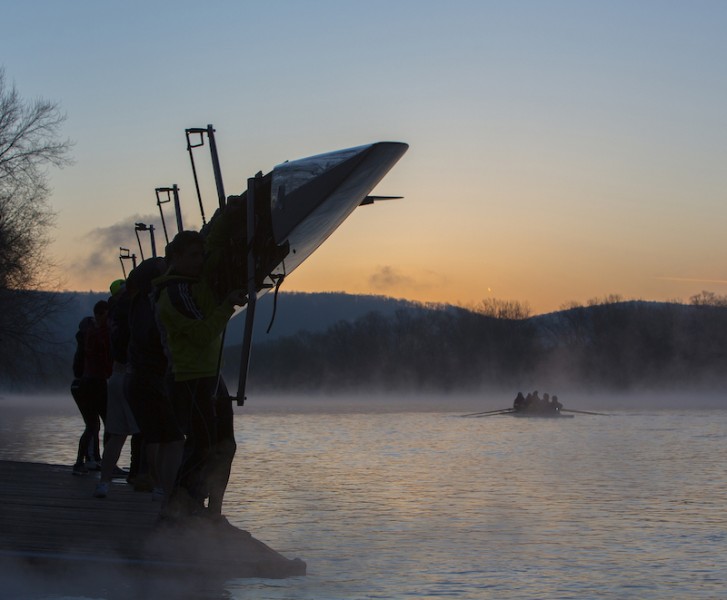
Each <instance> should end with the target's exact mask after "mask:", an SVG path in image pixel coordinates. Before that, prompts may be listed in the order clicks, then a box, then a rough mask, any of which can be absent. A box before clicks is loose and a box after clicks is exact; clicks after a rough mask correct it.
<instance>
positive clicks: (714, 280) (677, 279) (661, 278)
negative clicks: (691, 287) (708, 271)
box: [654, 277, 727, 283]
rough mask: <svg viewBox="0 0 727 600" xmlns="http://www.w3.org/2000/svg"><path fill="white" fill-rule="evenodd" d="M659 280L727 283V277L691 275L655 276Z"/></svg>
mask: <svg viewBox="0 0 727 600" xmlns="http://www.w3.org/2000/svg"><path fill="white" fill-rule="evenodd" d="M654 279H658V280H659V281H683V282H685V283H727V280H725V279H697V278H691V277H654Z"/></svg>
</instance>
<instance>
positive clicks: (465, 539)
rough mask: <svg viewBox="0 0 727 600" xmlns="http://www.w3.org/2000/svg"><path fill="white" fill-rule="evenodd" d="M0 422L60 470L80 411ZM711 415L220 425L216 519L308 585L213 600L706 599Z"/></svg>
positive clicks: (712, 517) (332, 419) (69, 454)
mask: <svg viewBox="0 0 727 600" xmlns="http://www.w3.org/2000/svg"><path fill="white" fill-rule="evenodd" d="M9 423H10V421H9V420H8V419H7V418H6V419H4V420H3V425H2V430H1V431H2V450H1V451H0V458H14V459H22V460H39V461H47V462H61V463H65V464H71V462H72V460H73V458H74V457H75V443H76V440H77V436H78V435H79V434H80V428H81V423H80V417H75V416H73V415H66V416H64V415H54V416H52V417H50V418H49V417H48V416H44V415H41V414H31V415H26V416H23V417H22V418H19V419H16V421H15V422H14V424H9ZM726 436H727V415H725V413H722V412H719V411H714V412H692V413H684V412H651V413H643V414H628V413H623V414H621V415H620V416H615V417H605V418H604V417H588V416H578V417H577V418H575V419H569V420H567V421H552V420H547V421H545V420H543V421H541V420H527V419H513V418H509V417H507V416H504V417H495V418H489V419H461V418H457V417H454V416H451V415H449V414H446V413H436V412H424V413H419V412H402V413H387V414H380V413H377V412H372V413H366V412H350V411H348V412H343V413H335V412H331V411H326V412H314V413H306V412H296V413H293V414H286V413H285V412H283V411H280V412H260V413H253V414H248V413H242V414H239V415H238V417H237V438H238V443H239V448H238V456H237V458H236V461H235V464H234V471H233V476H232V481H231V485H230V490H229V493H228V497H227V502H226V512H227V514H228V515H229V517H230V520H231V521H233V522H234V523H236V524H238V525H240V526H241V527H243V528H245V529H249V530H250V531H252V532H253V534H254V535H256V537H258V538H260V539H262V540H263V541H265V542H266V543H268V544H269V545H271V546H272V547H273V548H275V549H276V550H278V551H280V552H282V553H283V554H285V555H287V556H290V557H294V556H299V557H301V558H303V559H304V560H306V562H307V563H308V576H307V577H304V578H294V579H291V580H284V581H263V580H234V581H229V582H226V584H225V586H224V590H223V591H220V590H217V591H214V590H210V592H211V593H213V594H216V597H220V598H223V597H229V598H250V597H254V598H256V599H257V598H290V597H295V598H315V599H317V600H320V599H322V598H364V597H382V598H392V597H403V596H407V595H410V596H413V597H417V598H427V597H435V596H437V597H440V596H442V595H445V596H449V597H455V598H534V597H548V598H553V597H558V598H584V597H594V598H595V597H598V598H627V597H634V598H685V597H689V598H699V597H704V598H710V597H718V596H720V595H721V594H722V592H723V590H724V589H725V588H726V586H727V555H726V554H725V552H724V544H725V541H726V539H727V527H725V525H726V524H727V523H726V522H725V519H724V516H723V511H724V507H725V505H726V503H727V497H726V494H727V492H726V491H725V490H727V486H726V485H725V484H726V483H727V481H725V475H724V468H723V463H724V454H725V449H724V440H725V437H726Z"/></svg>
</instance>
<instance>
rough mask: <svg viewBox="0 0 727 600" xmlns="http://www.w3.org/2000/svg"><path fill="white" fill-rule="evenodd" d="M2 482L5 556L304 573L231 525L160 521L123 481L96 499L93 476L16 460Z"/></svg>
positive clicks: (143, 496) (67, 564) (64, 564)
mask: <svg viewBox="0 0 727 600" xmlns="http://www.w3.org/2000/svg"><path fill="white" fill-rule="evenodd" d="M0 481H1V482H2V484H0V506H2V507H3V510H2V511H0V559H3V558H5V559H8V560H10V559H12V560H21V561H23V562H25V563H28V564H42V565H45V566H48V565H49V564H54V565H56V566H58V567H59V568H61V569H67V568H72V567H73V565H74V564H84V565H87V564H88V563H89V562H91V563H97V564H99V563H103V564H107V565H113V566H116V567H117V568H120V569H123V568H129V567H132V566H133V568H134V569H138V568H139V567H144V566H148V567H149V568H153V569H154V570H156V571H159V570H160V569H161V570H168V571H170V572H180V571H181V572H191V571H195V572H196V571H203V572H206V573H209V572H216V573H219V574H221V575H223V576H229V577H270V578H281V577H289V576H297V575H304V574H305V570H306V565H305V563H304V562H303V561H302V560H299V559H293V560H290V559H287V558H286V557H284V556H282V555H281V554H279V553H277V552H276V551H275V550H273V549H272V548H270V547H269V546H267V545H265V544H264V543H263V542H261V541H259V540H257V539H255V538H254V537H252V536H251V535H250V534H249V533H248V532H245V531H243V530H241V529H238V528H236V527H232V526H230V525H225V524H222V525H220V524H213V523H210V522H208V521H207V520H205V519H191V520H190V522H189V523H186V522H185V524H184V526H173V527H170V526H162V527H160V526H159V525H158V524H157V516H158V512H159V505H158V504H157V503H155V502H152V501H151V496H150V494H148V493H142V492H135V491H134V490H133V488H132V486H129V485H127V484H126V483H119V484H116V483H115V484H112V486H111V491H110V493H109V495H108V497H106V498H103V499H99V498H94V497H93V496H92V492H93V489H94V487H95V484H96V481H97V479H96V477H94V475H93V474H90V475H87V476H80V477H79V476H73V475H72V472H71V467H69V466H65V465H49V464H42V463H25V462H14V461H0Z"/></svg>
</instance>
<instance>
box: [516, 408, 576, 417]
mask: <svg viewBox="0 0 727 600" xmlns="http://www.w3.org/2000/svg"><path fill="white" fill-rule="evenodd" d="M509 414H511V415H512V416H513V417H520V418H525V419H531V418H532V419H572V418H573V417H574V416H575V415H564V414H563V413H561V412H531V411H522V410H516V411H513V412H511V413H509Z"/></svg>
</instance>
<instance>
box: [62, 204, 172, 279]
mask: <svg viewBox="0 0 727 600" xmlns="http://www.w3.org/2000/svg"><path fill="white" fill-rule="evenodd" d="M154 220H155V217H154V216H153V215H133V216H130V217H128V218H126V219H124V220H122V221H119V222H118V223H115V224H113V225H110V226H108V227H97V228H95V229H92V230H91V231H89V232H87V233H86V234H84V235H83V236H82V239H83V240H84V241H85V242H86V249H85V252H84V255H83V256H81V257H79V258H78V260H77V261H76V268H77V269H79V270H80V271H81V272H83V273H84V274H85V275H86V276H87V277H88V279H89V280H95V279H98V278H99V277H106V278H107V279H109V281H112V280H113V279H116V278H117V277H120V276H121V275H122V269H121V263H120V261H119V248H127V249H128V250H129V252H130V254H135V255H136V257H137V260H138V261H141V252H140V251H139V244H138V242H137V240H136V233H135V232H134V225H135V224H136V223H151V222H153V221H154ZM140 236H142V237H141V243H142V247H143V249H144V256H145V258H148V257H149V256H151V250H150V244H149V233H147V232H140ZM155 238H157V239H156V241H157V244H159V243H160V240H159V239H158V238H159V236H158V235H155ZM162 238H163V236H162ZM161 243H162V244H163V239H162V240H161ZM131 266H132V265H131V263H130V262H129V263H127V264H125V267H126V271H127V273H128V271H129V269H130V268H131Z"/></svg>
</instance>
